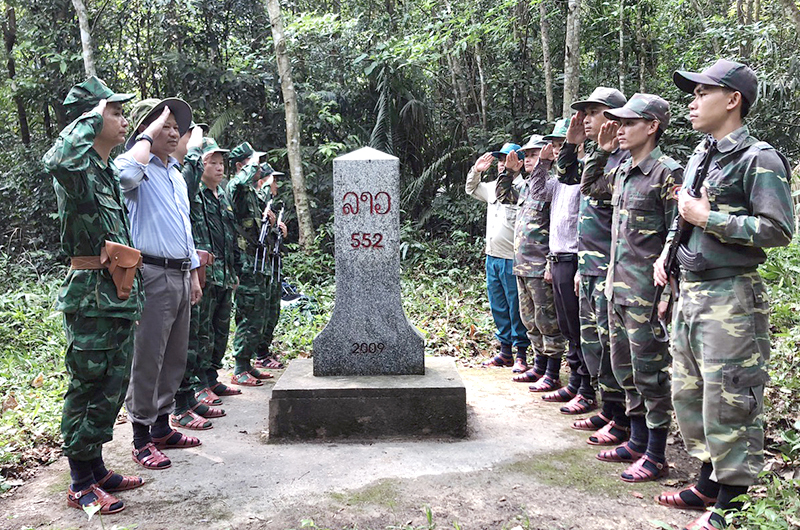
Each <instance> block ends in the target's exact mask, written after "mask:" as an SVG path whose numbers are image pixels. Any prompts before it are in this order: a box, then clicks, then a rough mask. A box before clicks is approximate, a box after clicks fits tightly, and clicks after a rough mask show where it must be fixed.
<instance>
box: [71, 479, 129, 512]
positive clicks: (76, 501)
mask: <svg viewBox="0 0 800 530" xmlns="http://www.w3.org/2000/svg"><path fill="white" fill-rule="evenodd" d="M84 497H85V498H87V499H92V498H93V499H92V500H91V501H89V502H87V503H85V504H81V499H82V498H84ZM67 506H69V507H70V508H77V509H79V510H83V509H84V508H88V507H91V506H100V513H101V514H102V515H109V514H112V513H119V512H121V511H122V510H124V509H125V504H123V502H122V501H121V500H119V499H118V498H116V497H114V496H113V495H111V494H109V493H107V492H105V491H103V489H102V488H100V486H98V485H97V484H92V485H91V486H89V487H88V488H86V489H85V490H81V491H77V492H76V491H72V486H70V487H68V488H67Z"/></svg>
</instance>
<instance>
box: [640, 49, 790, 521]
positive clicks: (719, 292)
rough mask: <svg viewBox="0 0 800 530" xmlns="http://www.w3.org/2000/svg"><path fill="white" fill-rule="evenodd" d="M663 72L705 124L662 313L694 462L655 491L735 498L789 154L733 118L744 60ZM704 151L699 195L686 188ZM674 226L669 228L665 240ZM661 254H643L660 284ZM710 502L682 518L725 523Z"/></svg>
mask: <svg viewBox="0 0 800 530" xmlns="http://www.w3.org/2000/svg"><path fill="white" fill-rule="evenodd" d="M673 81H674V82H675V84H676V85H677V86H678V88H680V89H681V90H683V91H684V92H688V93H690V94H693V95H694V97H693V99H692V101H691V103H689V119H690V121H691V122H692V128H694V129H695V130H697V131H700V132H703V133H706V134H707V135H708V136H707V138H706V140H704V141H703V142H702V143H701V144H700V145H699V146H698V148H697V149H696V150H695V152H694V154H693V155H692V157H691V158H690V159H689V162H688V164H687V167H686V179H685V185H684V189H683V190H682V191H681V193H680V194H679V197H678V212H679V213H680V215H681V217H683V219H684V220H686V221H687V222H689V223H691V224H692V225H694V227H693V229H692V230H691V233H690V236H689V238H688V241H687V242H685V243H683V244H682V245H681V247H680V248H679V250H678V261H679V262H680V268H681V280H680V298H679V300H678V304H677V308H676V311H675V314H674V317H673V321H672V329H673V343H672V356H673V388H672V395H673V401H674V404H675V413H676V416H677V419H678V425H679V427H680V430H681V434H682V435H683V440H684V443H685V445H686V449H687V450H688V451H689V454H691V455H692V456H694V457H695V458H697V459H699V460H700V461H701V462H702V467H701V468H700V478H699V480H698V483H697V484H696V485H695V486H692V487H689V488H686V489H684V490H682V491H679V492H674V493H662V494H661V495H659V496H658V497H657V498H656V500H657V501H658V502H659V503H660V504H664V505H667V506H676V507H679V508H696V509H701V510H703V509H705V508H706V506H712V505H713V507H714V508H716V509H717V510H721V511H724V510H731V509H734V510H735V509H739V508H740V507H741V502H739V501H734V499H735V498H736V497H738V496H739V495H742V494H744V493H745V492H747V489H748V487H749V486H750V485H751V484H753V482H754V481H755V480H756V477H757V476H758V474H759V472H760V471H761V469H762V468H763V465H764V452H763V449H764V418H763V404H764V401H763V399H764V385H765V384H766V383H767V380H768V378H769V377H768V374H767V363H768V361H769V350H770V342H769V302H768V300H767V293H766V288H765V287H764V284H763V282H762V281H761V277H760V275H759V274H758V270H757V269H758V266H759V265H760V264H761V263H763V262H764V260H765V259H766V254H765V252H764V250H763V249H764V248H766V247H777V246H784V245H787V244H788V243H789V242H790V241H791V239H792V233H793V229H794V222H793V215H792V197H791V190H790V185H789V176H790V174H791V173H790V171H789V165H788V162H787V161H786V159H785V158H784V157H783V155H781V154H780V153H779V152H778V151H776V150H775V148H773V147H772V146H771V145H769V144H768V143H766V142H760V141H758V140H757V139H756V138H754V137H753V136H751V135H750V133H749V131H748V129H747V127H746V126H745V125H744V122H743V119H744V117H745V116H747V113H748V111H749V110H750V107H751V106H752V105H753V103H754V102H755V100H756V94H757V85H758V80H757V78H756V74H755V72H753V70H751V69H750V68H749V67H748V66H746V65H744V64H741V63H737V62H733V61H727V60H723V59H720V60H718V61H717V62H716V63H714V64H713V65H712V66H711V67H709V68H708V69H706V70H704V71H703V72H702V73H695V72H684V71H678V72H675V73H674V74H673ZM707 157H711V158H710V165H709V169H708V174H707V176H706V178H705V181H704V183H703V189H702V194H701V197H700V198H697V199H695V198H692V197H691V196H690V195H689V194H688V193H686V188H687V187H691V186H692V184H693V183H694V181H695V178H697V175H698V171H699V168H701V167H703V166H704V162H705V160H706V158H707ZM673 236H674V233H670V237H669V238H668V241H667V244H669V241H670V240H671V239H672V237H673ZM664 261H665V254H663V253H662V257H661V258H660V259H659V260H658V261H657V262H656V264H655V265H654V273H653V276H654V279H655V281H656V282H657V283H658V284H660V285H664V284H666V282H667V274H666V272H665V270H664ZM726 527H727V525H726V523H725V520H724V517H723V516H722V515H720V513H718V512H717V511H714V512H710V511H707V512H705V513H704V514H703V515H702V516H701V517H699V518H698V519H697V520H696V521H694V522H693V523H691V524H690V525H688V526H687V528H691V529H697V530H711V529H713V528H726Z"/></svg>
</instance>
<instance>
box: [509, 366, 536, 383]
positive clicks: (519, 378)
mask: <svg viewBox="0 0 800 530" xmlns="http://www.w3.org/2000/svg"><path fill="white" fill-rule="evenodd" d="M543 376H544V374H543V373H539V372H537V371H536V369H535V368H531V369H530V370H527V371H525V372H522V373H521V374H517V375H515V376H514V377H512V378H511V380H512V381H514V382H515V383H535V382H536V381H538V380H539V379H541V378H542V377H543Z"/></svg>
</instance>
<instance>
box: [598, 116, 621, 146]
mask: <svg viewBox="0 0 800 530" xmlns="http://www.w3.org/2000/svg"><path fill="white" fill-rule="evenodd" d="M617 131H619V122H618V121H615V120H609V121H607V122H605V123H604V124H603V125H601V126H600V134H599V135H598V136H597V145H599V146H600V149H602V150H603V151H606V152H609V153H613V152H614V151H616V150H617V148H618V147H619V138H617Z"/></svg>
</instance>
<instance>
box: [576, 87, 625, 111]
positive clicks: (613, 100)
mask: <svg viewBox="0 0 800 530" xmlns="http://www.w3.org/2000/svg"><path fill="white" fill-rule="evenodd" d="M626 101H628V100H627V99H626V98H625V96H624V95H623V94H622V92H620V91H619V90H617V89H616V88H608V87H604V86H599V87H597V88H595V89H594V90H593V91H592V93H591V94H590V95H589V97H588V98H587V99H584V100H583V101H576V102H575V103H573V104H572V105H570V108H571V109H572V110H577V111H581V110H584V109H585V108H586V107H588V106H589V105H591V104H592V103H597V104H599V105H605V106H606V107H609V108H612V109H618V108H620V107H621V106H623V105H624V104H625V102H626Z"/></svg>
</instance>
